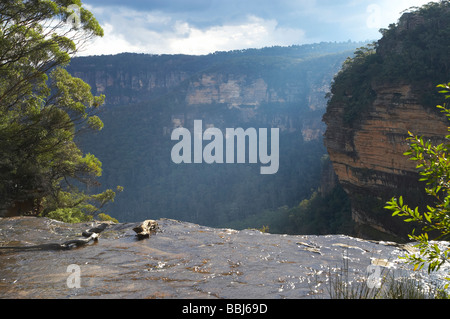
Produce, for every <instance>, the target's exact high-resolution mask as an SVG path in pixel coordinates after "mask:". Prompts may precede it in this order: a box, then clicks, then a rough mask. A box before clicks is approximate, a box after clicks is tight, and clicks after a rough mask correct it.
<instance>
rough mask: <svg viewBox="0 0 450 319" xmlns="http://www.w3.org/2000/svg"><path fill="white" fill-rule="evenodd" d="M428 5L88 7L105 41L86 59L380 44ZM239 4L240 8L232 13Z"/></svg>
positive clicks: (409, 0) (312, 1)
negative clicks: (406, 14) (384, 32)
mask: <svg viewBox="0 0 450 319" xmlns="http://www.w3.org/2000/svg"><path fill="white" fill-rule="evenodd" d="M167 1H169V0H167ZM428 2H429V0H395V1H393V0H373V1H371V0H347V1H331V0H298V1H297V2H295V3H294V2H292V1H290V0H279V2H277V5H275V4H274V3H273V2H272V0H270V1H269V0H267V1H263V0H259V1H253V2H252V1H250V0H248V1H247V0H245V1H237V0H236V1H234V2H227V3H226V4H225V3H224V2H211V3H212V4H211V6H210V7H208V8H206V7H205V9H204V10H203V11H189V12H187V11H186V12H184V11H177V12H173V11H170V10H168V11H159V10H155V9H151V8H150V7H151V3H148V7H149V8H148V9H145V6H143V7H140V8H139V9H138V7H137V4H143V3H144V2H136V3H133V2H132V1H130V2H128V3H127V4H125V5H123V6H120V7H119V6H112V5H111V6H106V5H105V6H99V4H97V5H96V6H92V5H86V6H87V8H88V9H89V10H90V11H91V12H93V14H94V16H95V17H96V18H97V19H98V20H99V22H100V24H101V25H102V27H103V28H104V31H105V36H104V37H103V38H100V39H96V41H95V42H94V43H93V44H91V45H90V46H88V47H87V48H86V50H85V51H83V52H81V54H80V55H100V54H116V53H120V52H138V53H153V54H177V53H184V54H207V53H210V52H214V51H228V50H237V49H247V48H260V47H264V46H273V45H294V44H303V43H312V42H320V41H347V40H349V39H350V40H354V41H364V40H376V39H378V38H379V37H380V36H381V35H380V33H379V32H378V30H379V29H380V28H387V27H388V26H389V25H390V24H391V23H396V22H397V21H398V18H399V17H400V16H401V12H402V11H404V10H406V9H408V8H410V7H412V6H422V5H424V4H426V3H428ZM96 3H100V2H96ZM177 3H178V2H177ZM183 3H184V2H183ZM199 3H200V2H199ZM230 3H231V4H230ZM233 3H234V4H235V5H236V6H237V7H230V6H231V5H232V4H233ZM133 4H134V5H135V9H132V7H133ZM127 6H129V7H127ZM169 7H170V6H169ZM222 13H223V14H222Z"/></svg>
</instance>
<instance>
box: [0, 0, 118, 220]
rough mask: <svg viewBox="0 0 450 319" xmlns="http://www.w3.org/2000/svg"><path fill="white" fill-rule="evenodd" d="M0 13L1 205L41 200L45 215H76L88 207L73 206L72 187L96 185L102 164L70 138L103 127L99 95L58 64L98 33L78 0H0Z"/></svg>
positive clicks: (74, 189)
mask: <svg viewBox="0 0 450 319" xmlns="http://www.w3.org/2000/svg"><path fill="white" fill-rule="evenodd" d="M72 4H75V5H78V6H79V8H80V24H79V25H78V27H77V26H75V25H71V24H68V23H66V20H67V19H68V18H69V17H70V15H71V14H72V13H73V11H72V10H69V5H72ZM0 12H1V15H0V57H1V59H0V60H1V61H0V74H1V77H0V199H1V200H0V207H8V206H9V205H11V203H13V202H15V201H23V200H35V199H39V200H42V201H43V203H44V215H47V214H49V215H50V213H51V212H52V215H55V216H63V215H64V216H67V219H68V220H79V219H80V218H81V217H80V214H82V213H83V212H84V211H86V210H87V211H89V210H91V211H92V208H89V209H88V208H86V207H88V206H86V207H84V208H83V207H81V206H80V207H77V205H85V203H84V201H83V200H81V199H80V198H81V197H80V195H79V194H77V191H76V187H75V186H74V184H77V183H78V184H80V183H81V184H84V185H89V186H92V185H94V184H95V181H94V178H95V177H99V176H100V175H101V172H102V169H101V162H100V161H99V160H98V159H97V158H95V156H93V155H92V154H87V155H83V152H82V151H81V150H80V149H79V148H78V146H77V144H76V143H75V141H74V139H75V136H76V135H77V134H78V133H79V132H80V131H82V130H86V129H90V130H92V129H93V130H100V129H101V128H102V127H103V123H102V122H101V120H100V119H99V118H98V117H97V116H96V114H95V113H96V112H97V111H98V108H99V107H100V105H102V104H103V101H104V96H93V95H92V93H91V88H90V86H89V85H88V84H87V83H85V82H83V81H82V80H81V79H78V78H75V77H72V76H71V75H70V74H69V73H68V72H67V71H66V70H65V69H64V67H65V66H66V65H67V63H68V62H69V61H70V57H71V55H73V54H74V53H76V52H77V50H78V48H79V46H80V45H82V44H83V43H84V42H85V41H88V40H89V39H90V38H92V37H95V36H101V35H103V30H102V29H101V27H100V25H99V24H98V22H97V21H96V20H95V19H94V18H93V16H92V14H91V13H90V12H89V11H87V10H86V9H85V8H83V7H82V3H81V1H79V0H75V1H72V0H71V1H68V0H55V1H26V0H23V1H19V0H14V1H2V2H1V3H0ZM71 193H73V194H76V195H73V197H74V198H76V200H74V199H72V200H68V198H69V197H70V194H71ZM96 196H98V197H99V198H102V200H103V199H104V198H109V199H111V198H112V194H111V193H110V191H108V192H105V194H103V195H96ZM86 198H87V197H86ZM99 198H93V199H94V200H98V199H99ZM62 199H64V200H62ZM91 199H92V198H89V200H91ZM102 200H100V204H101V205H103V203H102ZM64 201H65V202H66V203H63V202H64ZM70 201H71V204H70V205H67V202H70ZM75 203H76V204H77V205H75Z"/></svg>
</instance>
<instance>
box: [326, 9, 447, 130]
mask: <svg viewBox="0 0 450 319" xmlns="http://www.w3.org/2000/svg"><path fill="white" fill-rule="evenodd" d="M380 32H381V33H382V35H383V37H382V38H381V39H380V40H379V41H377V42H375V43H373V44H371V45H369V46H366V47H362V48H359V49H358V50H357V51H356V52H355V54H354V57H353V58H349V59H348V60H347V61H346V62H345V63H344V65H343V68H342V70H341V71H340V72H339V73H338V74H337V75H336V77H335V79H334V81H333V84H332V88H331V95H330V96H329V98H330V99H329V105H343V106H344V120H345V124H346V125H347V126H349V127H352V126H355V125H358V120H359V119H360V118H361V116H362V114H364V113H365V112H367V111H368V110H370V109H371V106H372V104H373V102H374V100H375V98H376V92H375V91H376V90H375V88H376V87H377V86H380V85H383V86H386V85H389V84H393V85H399V84H400V85H401V84H405V83H406V84H408V85H411V86H412V89H413V91H414V93H415V94H416V96H418V98H419V99H420V101H421V103H422V105H424V106H425V107H429V108H430V109H433V108H434V106H435V105H436V104H437V103H438V100H437V99H438V96H437V95H436V94H430V93H429V92H430V91H429V89H430V84H431V86H436V85H437V84H439V83H442V82H445V81H447V80H448V79H447V76H448V74H449V72H450V64H449V59H448V48H449V46H450V38H449V37H448V34H449V33H450V2H449V1H440V2H438V3H437V2H434V3H430V4H428V5H425V6H423V7H421V8H412V9H411V11H410V12H408V13H406V14H405V15H403V16H402V18H401V19H400V20H399V22H398V23H397V24H391V25H390V26H389V28H388V29H382V30H380ZM433 93H434V92H433Z"/></svg>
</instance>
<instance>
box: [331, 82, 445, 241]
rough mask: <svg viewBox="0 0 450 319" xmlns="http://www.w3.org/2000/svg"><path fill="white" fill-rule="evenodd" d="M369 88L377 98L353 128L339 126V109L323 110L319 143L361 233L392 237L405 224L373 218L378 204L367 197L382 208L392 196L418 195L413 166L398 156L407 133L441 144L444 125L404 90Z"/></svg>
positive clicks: (441, 118) (379, 216) (409, 90)
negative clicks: (324, 126)
mask: <svg viewBox="0 0 450 319" xmlns="http://www.w3.org/2000/svg"><path fill="white" fill-rule="evenodd" d="M374 89H375V91H376V94H377V98H376V100H375V102H374V103H373V106H372V107H371V110H370V112H367V114H364V117H363V119H362V120H361V122H360V124H359V125H358V126H355V127H348V126H347V125H345V124H344V120H343V112H344V106H343V105H332V106H331V107H329V108H328V110H327V113H326V114H325V116H324V121H325V122H326V124H327V131H326V133H325V139H324V141H325V145H326V147H327V149H328V153H329V155H330V159H331V161H332V162H333V166H334V169H335V172H336V174H337V176H338V178H339V181H340V182H341V184H342V186H343V187H344V189H345V190H346V191H347V192H348V193H349V195H350V197H351V200H352V210H353V217H354V219H355V221H356V222H358V223H359V224H360V226H361V227H362V228H365V230H364V231H363V232H365V233H366V234H367V233H368V232H369V231H367V228H371V229H373V230H376V231H377V232H378V233H381V234H385V235H391V236H394V237H395V236H401V235H405V234H406V230H405V232H403V233H402V232H401V229H402V227H403V228H404V226H405V225H404V224H405V223H404V222H403V221H402V220H401V219H394V218H391V216H390V213H389V212H388V211H386V210H385V211H384V214H383V212H382V210H380V213H379V214H377V213H375V212H374V210H375V207H374V206H377V204H376V203H374V202H370V200H369V199H368V198H369V197H370V198H375V199H380V202H379V203H378V205H381V207H382V205H383V204H384V203H385V202H386V200H389V199H391V198H392V197H393V196H400V195H405V196H406V197H407V198H408V197H412V195H410V196H408V195H407V193H408V192H411V191H412V190H414V191H417V192H418V191H419V190H422V191H423V185H420V184H419V183H418V180H419V175H418V172H417V169H416V164H417V163H416V162H413V161H411V160H409V158H408V157H406V156H404V155H403V154H404V153H405V152H406V151H407V150H408V144H407V141H406V139H407V137H408V132H413V133H414V134H416V135H419V136H423V137H424V138H425V139H431V140H433V141H435V142H442V138H444V137H445V135H446V134H447V132H448V131H447V125H448V121H447V120H446V118H445V116H442V115H439V114H438V113H437V112H435V111H434V110H431V109H425V108H424V107H423V106H422V105H420V103H419V99H418V97H417V96H416V95H415V94H414V91H413V90H412V88H411V86H409V85H399V86H385V87H383V86H379V87H376V88H374ZM411 200H414V198H411ZM411 206H412V204H411ZM361 235H363V234H361Z"/></svg>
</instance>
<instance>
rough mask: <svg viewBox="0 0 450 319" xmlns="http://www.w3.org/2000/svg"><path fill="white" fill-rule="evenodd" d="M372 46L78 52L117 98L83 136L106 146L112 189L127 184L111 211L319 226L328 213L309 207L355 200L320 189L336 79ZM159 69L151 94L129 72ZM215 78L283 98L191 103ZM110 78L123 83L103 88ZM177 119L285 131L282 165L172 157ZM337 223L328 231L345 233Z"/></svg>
mask: <svg viewBox="0 0 450 319" xmlns="http://www.w3.org/2000/svg"><path fill="white" fill-rule="evenodd" d="M361 45H362V43H352V42H348V43H320V44H315V45H304V46H293V47H285V48H284V47H273V48H265V49H260V50H256V49H254V50H253V49H251V50H239V51H232V52H217V53H214V54H210V55H206V56H185V55H179V56H172V55H143V54H120V55H116V56H98V57H85V58H77V59H74V60H73V61H72V62H71V65H70V67H69V70H70V71H71V72H72V73H74V74H76V75H77V76H80V77H81V78H83V79H84V80H85V81H86V82H88V83H90V84H91V86H92V88H93V91H94V93H97V94H99V93H105V94H106V96H107V97H106V101H107V103H108V99H109V101H110V105H108V108H105V109H104V110H103V111H102V112H101V113H100V114H99V116H100V117H101V119H102V121H103V122H104V124H105V126H104V128H103V130H102V131H101V132H98V133H95V134H89V136H88V135H86V136H81V137H80V142H81V145H82V146H83V149H84V150H86V151H87V152H93V153H95V154H96V156H97V157H98V158H99V159H100V160H101V161H102V163H103V165H104V174H103V176H102V177H101V178H100V179H99V181H100V183H101V184H102V186H101V188H108V187H114V185H121V186H123V187H124V191H123V192H122V193H120V194H118V195H117V197H116V199H115V202H114V204H113V205H111V206H110V209H109V211H108V214H110V215H111V216H113V217H115V218H117V219H118V220H119V221H123V222H126V221H136V220H142V219H145V218H153V219H158V218H162V217H164V218H173V219H177V220H183V221H189V222H194V223H198V224H202V225H207V226H214V227H234V228H247V227H254V228H262V227H266V228H267V227H268V228H269V231H270V232H279V233H303V232H312V233H313V232H315V231H316V230H317V229H316V228H317V227H318V225H319V222H318V220H316V219H317V218H319V217H314V216H310V217H308V216H307V215H308V213H309V212H308V211H307V210H308V207H310V206H311V205H316V206H321V207H322V208H321V209H322V210H323V211H326V213H325V214H324V215H323V216H327V214H331V213H332V212H333V211H339V210H340V207H346V205H347V204H346V203H344V202H345V199H346V196H345V194H344V193H342V192H341V193H339V191H340V190H339V189H338V190H336V192H338V193H337V194H336V193H335V194H334V195H330V196H329V197H327V199H324V198H325V196H322V195H321V194H319V193H318V190H319V188H320V186H321V185H320V184H321V173H322V166H323V165H324V164H323V158H324V156H326V153H327V152H326V150H325V147H324V145H323V141H322V134H323V131H324V125H323V123H322V122H321V118H322V116H323V113H324V111H325V107H326V99H325V95H326V93H327V92H328V90H329V85H330V83H331V80H332V79H333V77H334V75H335V74H336V73H337V72H338V71H339V69H340V67H341V66H342V63H343V62H344V61H345V59H346V58H347V57H349V56H352V54H353V52H354V50H355V48H356V47H359V46H361ZM180 72H182V73H183V74H184V75H185V77H186V78H185V79H184V80H182V81H179V83H178V82H176V81H175V83H171V82H170V81H168V80H167V74H171V78H176V75H177V74H179V73H180ZM150 73H152V74H156V76H154V77H155V78H156V80H154V84H153V86H152V88H150V89H148V88H146V89H142V85H141V86H138V85H134V86H133V85H132V84H130V85H128V84H127V83H128V82H127V79H129V82H130V83H138V82H141V83H142V82H143V81H144V82H145V80H146V79H147V78H148V77H149V76H148V74H150ZM204 76H208V77H211V78H213V79H215V81H218V82H220V83H222V84H223V83H225V84H228V83H230V81H231V79H245V80H243V81H241V83H240V85H241V90H243V88H245V87H248V88H250V89H251V88H253V86H254V84H255V83H259V82H261V81H263V82H264V84H265V85H266V92H267V93H265V94H266V95H270V94H272V95H274V96H276V100H274V99H272V100H270V98H267V99H263V100H262V101H253V100H251V99H249V98H245V97H243V98H242V101H241V100H239V99H238V100H237V104H238V106H237V107H236V105H234V107H233V106H231V105H230V102H229V101H227V100H226V99H225V100H224V101H218V102H217V101H216V102H214V103H203V104H202V103H197V104H195V103H191V104H189V103H187V95H188V94H190V93H192V91H193V90H194V91H195V90H197V91H198V92H201V89H203V88H200V89H199V88H197V89H195V88H196V86H199V85H201V83H202V82H201V79H202V78H204ZM99 77H103V78H108V79H109V82H110V83H113V82H114V80H115V82H114V84H111V85H110V86H106V87H103V88H102V92H98V91H96V89H97V88H98V87H100V86H101V85H99V81H100V80H99ZM117 79H120V81H119V80H117ZM164 79H165V80H164ZM158 81H160V84H159V85H158ZM258 81H259V82H258ZM162 82H163V83H162ZM118 83H119V84H118ZM220 83H213V84H212V85H213V86H220ZM144 86H145V85H144ZM193 88H194V89H193ZM250 89H249V90H250ZM197 91H196V92H197ZM194 93H195V92H194ZM116 95H121V96H122V97H123V96H125V95H128V96H130V97H132V98H131V99H130V100H132V102H129V103H126V102H124V101H123V100H121V99H116V98H115V97H114V96H116ZM133 99H134V100H133ZM233 102H234V103H235V104H236V101H234V100H233ZM255 102H258V103H255ZM174 118H177V119H181V121H182V122H183V123H184V126H185V127H187V128H192V125H193V120H195V119H198V120H203V122H204V124H207V123H208V124H212V125H214V126H215V127H218V128H220V129H222V130H225V128H243V129H247V128H270V127H278V128H280V130H281V133H280V163H279V171H278V172H277V174H275V175H266V176H264V175H261V174H260V173H259V169H260V165H251V164H236V165H228V164H227V165H214V164H213V165H207V164H202V165H201V164H195V165H194V164H192V165H189V164H180V165H177V164H174V163H172V161H171V159H170V154H171V148H172V147H173V146H174V144H175V142H174V141H172V140H171V136H170V132H171V130H173V128H174V126H173V120H174ZM333 196H334V197H336V196H337V197H339V198H342V199H340V200H339V201H340V202H339V205H337V206H335V205H336V204H337V203H336V202H333V201H335V199H333V198H332V197H333ZM319 198H320V200H319ZM309 199H310V201H309V202H308V200H309ZM305 200H306V201H307V202H305ZM319 202H320V203H321V204H319ZM324 202H327V203H328V204H324ZM330 203H333V204H330ZM299 205H300V206H299ZM310 208H311V207H310ZM343 215H345V217H342V218H344V219H346V220H345V221H343V222H342V224H345V223H347V222H348V221H349V220H350V209H349V208H348V207H347V209H346V210H345V212H344V213H343ZM302 218H303V219H302ZM320 218H324V217H320ZM336 218H337V219H339V218H341V217H336ZM306 220H307V222H306ZM311 225H314V226H311ZM326 225H330V222H328V223H326ZM327 227H328V226H327ZM333 227H334V226H333ZM333 227H331V226H330V227H328V228H326V229H324V230H322V232H324V233H327V232H333V231H340V230H342V229H339V228H336V227H334V229H333ZM343 227H344V228H345V226H343Z"/></svg>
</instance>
